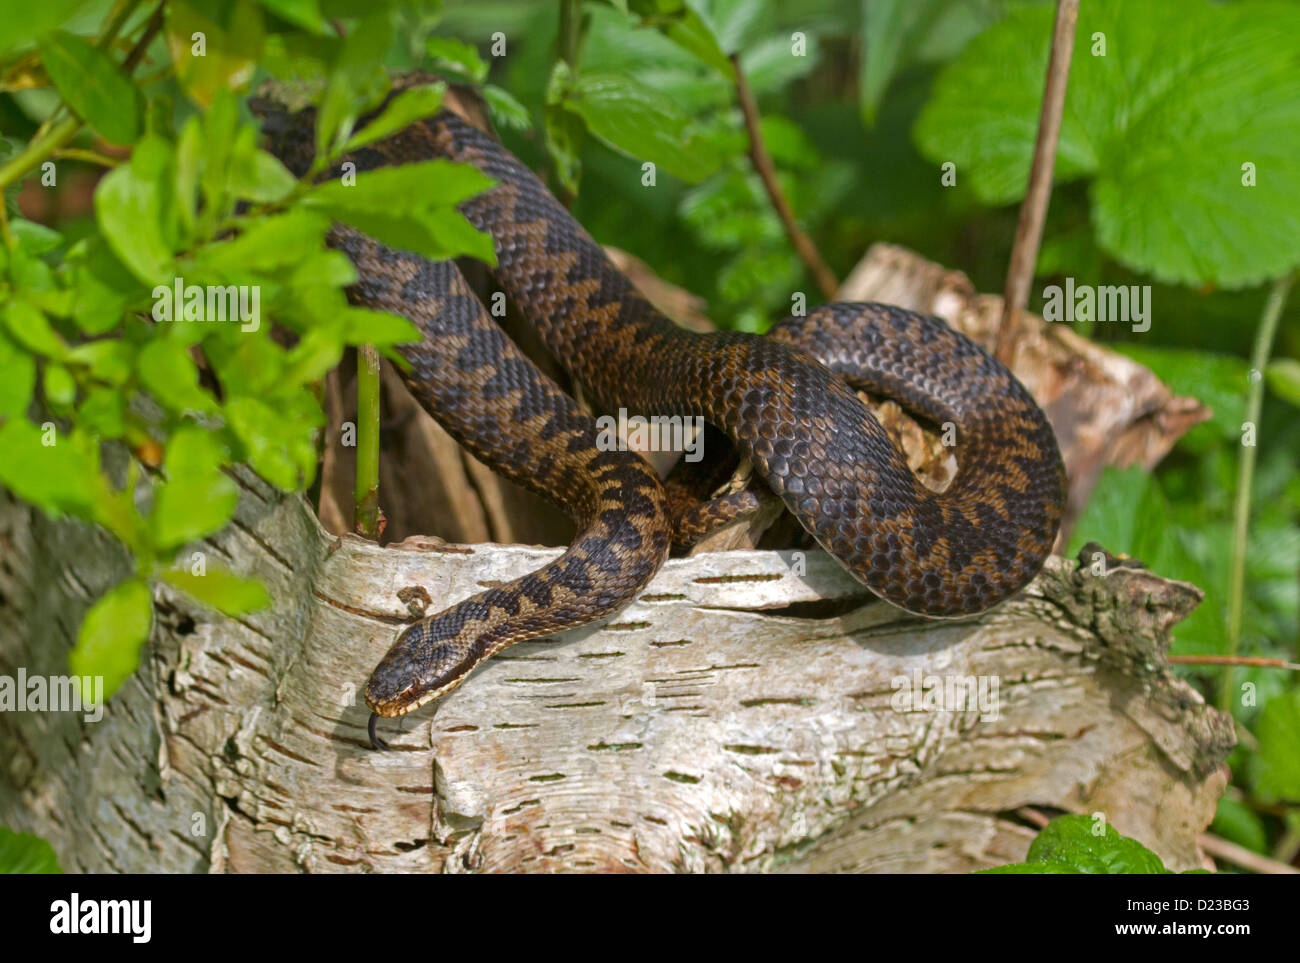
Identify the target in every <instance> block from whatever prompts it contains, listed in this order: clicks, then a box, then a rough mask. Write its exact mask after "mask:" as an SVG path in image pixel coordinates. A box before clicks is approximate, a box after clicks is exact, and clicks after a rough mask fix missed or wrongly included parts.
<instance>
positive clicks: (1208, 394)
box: [1115, 344, 1250, 442]
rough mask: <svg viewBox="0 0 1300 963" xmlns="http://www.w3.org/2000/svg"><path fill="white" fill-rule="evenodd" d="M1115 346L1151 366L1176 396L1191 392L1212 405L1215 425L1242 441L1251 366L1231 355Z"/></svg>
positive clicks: (1225, 436)
mask: <svg viewBox="0 0 1300 963" xmlns="http://www.w3.org/2000/svg"><path fill="white" fill-rule="evenodd" d="M1115 349H1116V350H1117V351H1119V352H1120V353H1121V354H1123V355H1126V356H1127V357H1130V358H1132V359H1133V360H1134V361H1136V362H1138V363H1139V364H1144V365H1146V366H1147V367H1148V368H1150V369H1151V370H1152V371H1153V372H1154V373H1155V375H1156V377H1157V378H1159V379H1160V380H1161V381H1163V382H1164V383H1165V384H1166V385H1168V386H1169V390H1170V391H1172V392H1173V393H1174V394H1176V395H1190V396H1191V397H1193V398H1196V399H1197V400H1198V401H1201V402H1202V403H1204V404H1206V405H1208V406H1209V408H1210V411H1211V424H1213V426H1214V427H1215V428H1216V429H1217V430H1218V433H1219V434H1220V436H1221V437H1222V438H1223V439H1224V440H1226V441H1233V442H1236V441H1240V440H1241V422H1242V420H1243V419H1244V418H1245V417H1246V390H1247V388H1249V386H1250V385H1249V382H1248V380H1247V375H1248V374H1249V371H1250V366H1249V365H1247V364H1246V362H1244V361H1242V360H1241V359H1240V358H1234V357H1232V356H1231V355H1223V354H1212V353H1210V352H1208V351H1194V350H1191V349H1186V348H1165V347H1147V346H1145V345H1135V344H1117V345H1115Z"/></svg>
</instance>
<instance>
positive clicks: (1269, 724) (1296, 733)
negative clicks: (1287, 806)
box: [1250, 688, 1300, 803]
mask: <svg viewBox="0 0 1300 963" xmlns="http://www.w3.org/2000/svg"><path fill="white" fill-rule="evenodd" d="M1255 730H1256V731H1255V735H1256V736H1257V737H1258V738H1259V751H1258V752H1256V753H1255V754H1254V756H1253V757H1252V758H1251V764H1250V773H1251V779H1252V781H1253V782H1254V784H1255V791H1256V792H1257V793H1258V794H1259V796H1260V798H1262V799H1264V800H1265V801H1268V802H1273V801H1277V800H1283V801H1287V802H1291V803H1297V802H1300V689H1294V688H1293V689H1290V690H1288V691H1286V692H1284V693H1281V694H1279V695H1276V696H1274V697H1273V698H1271V699H1269V700H1268V702H1267V703H1265V705H1264V708H1263V710H1262V711H1261V712H1260V714H1259V721H1258V722H1257V723H1256V726H1255Z"/></svg>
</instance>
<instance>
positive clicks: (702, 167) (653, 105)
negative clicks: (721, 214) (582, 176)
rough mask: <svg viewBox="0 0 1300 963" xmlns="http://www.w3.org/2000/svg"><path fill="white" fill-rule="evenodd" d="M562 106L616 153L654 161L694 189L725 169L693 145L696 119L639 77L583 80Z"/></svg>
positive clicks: (582, 77)
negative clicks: (693, 130)
mask: <svg viewBox="0 0 1300 963" xmlns="http://www.w3.org/2000/svg"><path fill="white" fill-rule="evenodd" d="M562 103H563V106H564V108H565V109H566V110H569V111H572V112H573V113H575V114H577V115H578V116H580V117H581V118H582V119H583V121H584V122H585V123H586V125H587V129H588V130H590V131H591V132H592V133H593V134H595V135H596V136H597V137H598V138H600V139H601V140H602V141H604V142H605V143H606V144H608V145H609V146H610V147H613V148H614V149H615V150H618V151H621V152H623V153H624V154H627V155H629V156H630V157H633V158H636V159H637V160H640V161H653V162H654V163H655V164H656V165H657V166H659V167H662V168H663V169H664V170H666V171H668V173H670V174H672V175H673V176H675V177H679V178H681V179H682V180H684V181H686V182H688V183H691V184H694V183H696V182H698V181H700V180H702V179H703V178H705V177H707V176H708V175H709V174H711V173H713V172H714V171H715V170H717V169H718V167H719V165H720V163H721V160H720V158H718V157H716V156H714V154H713V151H712V150H711V149H709V148H708V146H707V145H705V144H704V143H703V142H694V143H693V142H692V138H691V136H690V132H689V130H688V128H689V127H690V123H691V119H690V117H689V116H688V115H687V114H685V113H683V112H682V110H681V109H680V108H679V107H678V106H677V104H676V103H675V102H674V101H673V100H671V99H670V98H668V97H666V96H664V95H663V94H661V93H660V92H659V91H658V90H655V89H654V88H653V87H650V86H648V85H646V84H643V83H642V82H641V81H639V80H637V79H636V78H634V77H631V76H628V75H626V74H615V73H584V74H580V75H579V76H578V77H577V79H576V80H575V81H574V82H573V84H572V86H571V87H570V89H569V92H568V94H567V96H565V97H564V99H563V102H562Z"/></svg>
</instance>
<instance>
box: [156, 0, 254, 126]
mask: <svg viewBox="0 0 1300 963" xmlns="http://www.w3.org/2000/svg"><path fill="white" fill-rule="evenodd" d="M195 34H199V35H201V37H202V41H201V42H202V45H203V46H202V47H201V48H200V47H199V46H198V44H199V43H200V41H198V40H196V39H195ZM166 35H167V48H168V50H170V51H171V56H172V61H173V63H174V64H175V67H176V80H177V81H178V82H179V83H180V85H181V87H182V88H184V90H185V93H186V94H188V95H189V97H190V99H191V100H193V101H194V102H195V103H196V104H199V105H200V106H203V107H210V106H212V104H213V102H214V101H215V99H216V97H217V96H218V94H219V93H220V92H221V91H224V90H231V89H235V90H237V89H239V88H241V87H244V86H245V85H247V84H248V83H249V81H251V80H252V79H253V73H254V71H255V70H256V68H257V59H258V57H259V56H260V55H261V53H262V45H263V43H264V41H265V39H266V37H265V33H264V27H263V15H262V9H261V7H260V6H258V4H256V3H254V2H253V0H232V2H226V3H191V2H189V0H169V2H168V3H167V26H166Z"/></svg>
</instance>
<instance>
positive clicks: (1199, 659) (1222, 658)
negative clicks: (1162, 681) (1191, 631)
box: [1169, 655, 1300, 672]
mask: <svg viewBox="0 0 1300 963" xmlns="http://www.w3.org/2000/svg"><path fill="white" fill-rule="evenodd" d="M1169 661H1170V662H1176V663H1178V664H1179V665H1253V666H1256V667H1258V668H1263V669H1292V670H1294V671H1296V672H1300V663H1295V662H1288V661H1286V659H1265V658H1260V657H1258V656H1253V655H1171V656H1169Z"/></svg>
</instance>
